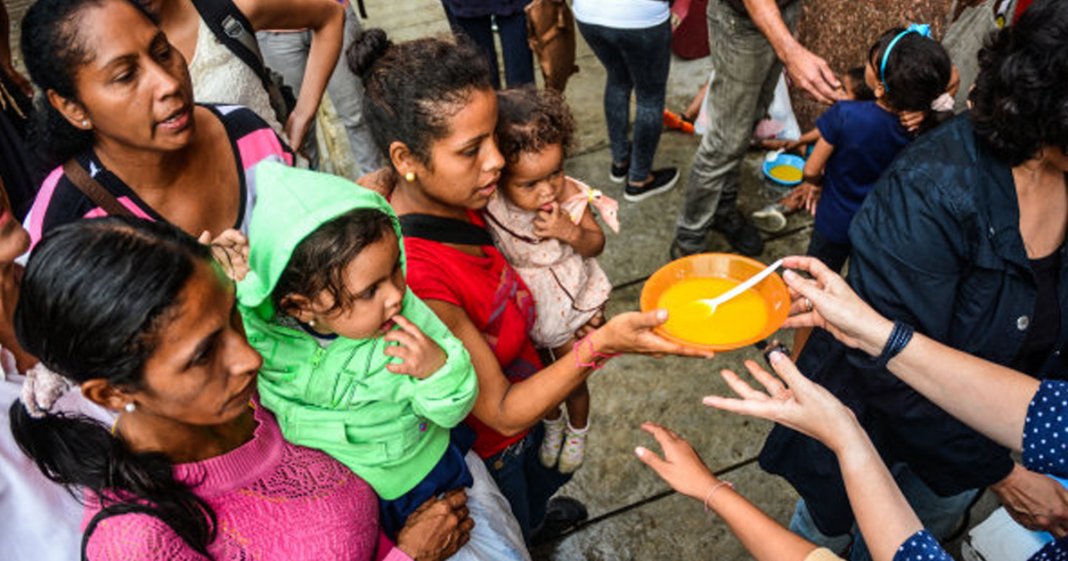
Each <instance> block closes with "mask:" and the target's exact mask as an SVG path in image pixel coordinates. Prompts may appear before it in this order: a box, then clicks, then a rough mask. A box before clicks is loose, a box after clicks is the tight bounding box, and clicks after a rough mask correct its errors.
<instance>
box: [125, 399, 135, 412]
mask: <svg viewBox="0 0 1068 561" xmlns="http://www.w3.org/2000/svg"><path fill="white" fill-rule="evenodd" d="M123 409H125V410H126V412H127V413H133V412H134V410H135V409H137V406H136V405H134V402H132V401H128V402H127V403H126V405H124V406H123Z"/></svg>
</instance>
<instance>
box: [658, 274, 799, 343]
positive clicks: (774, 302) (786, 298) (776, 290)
mask: <svg viewBox="0 0 1068 561" xmlns="http://www.w3.org/2000/svg"><path fill="white" fill-rule="evenodd" d="M765 267H766V265H764V264H763V263H761V262H759V261H756V260H755V259H750V258H748V257H743V256H741V255H735V254H732V253H701V254H698V255H690V256H689V257H683V258H682V259H677V260H675V261H672V262H670V263H668V264H667V265H664V266H663V267H661V268H660V269H659V270H658V271H657V272H655V273H653V275H652V276H651V277H649V280H647V281H645V286H644V287H642V295H641V300H640V305H641V310H642V311H643V312H646V311H649V310H654V309H656V307H657V303H658V302H659V301H660V297H661V296H662V295H663V294H664V292H665V291H667V289H668V288H670V287H671V286H672V285H674V284H676V283H678V282H680V281H683V280H686V279H692V278H707V277H712V278H726V279H731V280H734V281H737V282H745V281H746V280H747V279H749V278H750V277H752V276H753V275H755V274H757V273H759V272H760V271H762V270H763V269H764V268H765ZM753 289H754V290H755V291H756V292H757V293H758V294H759V295H760V296H761V298H762V299H763V300H764V305H765V306H766V308H767V321H766V322H765V323H764V327H763V329H761V330H760V332H759V333H757V334H756V335H754V336H752V337H750V338H748V339H742V340H738V341H732V342H730V343H723V344H716V345H708V344H704V343H698V342H694V341H688V340H686V339H683V338H681V337H678V336H676V335H673V334H671V333H668V332H667V331H666V330H665V329H663V328H662V327H658V328H656V329H655V330H654V331H655V332H656V333H657V334H658V335H660V336H661V337H663V338H665V339H668V340H669V341H674V342H676V343H679V344H681V345H686V346H687V347H691V348H696V349H702V350H709V351H730V350H734V349H739V348H741V347H744V346H746V345H752V344H753V343H756V342H757V341H760V340H762V339H766V338H767V337H768V336H769V335H771V334H772V333H775V331H777V330H778V329H779V327H781V326H782V324H783V322H785V321H786V317H787V316H788V315H789V313H790V293H789V291H788V290H787V289H786V283H784V282H783V281H782V278H781V277H779V275H778V274H776V273H772V274H771V275H768V278H766V279H764V280H762V281H760V283H759V284H757V285H756V286H755V287H753ZM715 296H716V295H715V294H711V295H709V298H713V297H715Z"/></svg>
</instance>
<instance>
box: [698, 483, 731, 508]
mask: <svg viewBox="0 0 1068 561" xmlns="http://www.w3.org/2000/svg"><path fill="white" fill-rule="evenodd" d="M722 487H730V488H731V489H734V483H731V482H730V481H720V482H719V483H716V484H715V485H713V486H712V488H711V489H709V490H708V494H707V495H705V500H703V501H701V504H703V505H704V506H705V512H712V508H711V507H709V506H708V502H709V501H711V500H712V497H713V496H715V494H716V491H719V490H720V488H722Z"/></svg>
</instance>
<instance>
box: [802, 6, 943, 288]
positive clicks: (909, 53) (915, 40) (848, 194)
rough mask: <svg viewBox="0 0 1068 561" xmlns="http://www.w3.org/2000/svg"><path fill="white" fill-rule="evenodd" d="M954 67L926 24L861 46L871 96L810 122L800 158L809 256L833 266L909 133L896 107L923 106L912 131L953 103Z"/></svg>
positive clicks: (845, 253) (894, 31) (839, 264)
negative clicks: (807, 145) (811, 132)
mask: <svg viewBox="0 0 1068 561" xmlns="http://www.w3.org/2000/svg"><path fill="white" fill-rule="evenodd" d="M952 72H953V66H952V64H951V63H950V60H949V55H948V54H947V53H946V51H945V49H943V48H942V46H941V45H940V44H938V42H937V41H934V40H933V39H931V38H930V27H929V26H927V25H910V26H909V27H908V28H906V29H902V28H897V29H891V30H889V31H887V32H886V33H884V34H883V35H882V36H881V37H880V38H879V39H878V40H877V41H876V42H875V44H874V45H872V47H871V49H870V50H869V51H868V60H867V63H866V66H865V82H866V83H867V85H868V86H869V87H870V88H871V89H872V91H874V93H875V99H874V100H872V101H840V102H838V103H836V104H835V105H833V106H832V107H831V108H830V109H828V110H827V111H826V112H825V113H824V114H823V115H821V116H820V118H819V119H818V120H817V121H816V128H817V129H819V136H820V138H819V140H817V141H816V146H815V148H813V150H812V154H811V155H810V156H809V158H808V161H806V162H805V173H804V179H805V183H804V184H803V185H802V186H801V187H800V188H799V191H800V192H802V193H804V198H805V202H806V204H805V208H807V209H808V210H809V211H810V212H812V213H813V214H814V215H815V217H816V221H815V226H814V229H813V232H812V240H811V242H810V243H809V246H808V254H809V255H811V256H813V257H817V258H818V259H820V261H823V262H824V263H825V264H827V266H828V267H830V268H831V269H833V270H835V271H838V272H840V271H841V270H842V266H843V265H845V261H846V259H847V258H848V257H849V252H850V250H851V249H852V246H851V245H850V244H849V225H850V223H852V221H853V215H855V214H856V213H857V211H858V210H860V205H861V203H863V202H864V198H865V197H866V196H867V195H868V193H869V192H870V191H871V189H872V187H873V186H874V184H875V180H876V179H878V178H879V176H880V175H882V173H883V171H884V170H886V168H887V167H888V166H889V165H890V162H892V161H893V160H894V158H895V157H896V156H897V154H898V152H900V151H901V149H902V148H904V147H905V146H906V145H908V143H909V142H911V141H912V140H913V139H914V138H915V137H916V133H911V132H909V131H908V130H907V129H906V128H905V127H904V126H903V125H902V123H901V121H902V119H901V115H902V114H903V113H912V112H922V113H923V114H924V120H923V123H922V124H921V125H920V128H919V132H923V131H926V130H928V129H930V128H931V127H933V126H934V124H935V122H936V120H937V119H936V118H935V115H936V114H937V113H940V112H942V111H949V110H952V109H953V99H952V97H951V96H950V95H949V94H948V93H947V91H946V90H947V88H948V87H949V86H950V78H951V76H952Z"/></svg>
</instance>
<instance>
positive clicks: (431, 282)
mask: <svg viewBox="0 0 1068 561" xmlns="http://www.w3.org/2000/svg"><path fill="white" fill-rule="evenodd" d="M479 225H480V226H481V225H482V224H479ZM404 250H405V252H406V254H407V258H408V286H409V287H410V288H411V289H412V292H414V293H415V294H416V296H418V297H420V298H422V299H423V300H441V301H442V302H448V303H450V304H454V305H456V306H459V307H461V308H463V310H464V311H465V312H467V317H469V318H470V319H471V322H472V323H474V324H475V326H476V327H477V328H478V330H479V331H481V332H482V336H483V337H485V339H486V342H487V343H489V346H490V348H491V349H493V354H494V355H495V356H496V357H497V363H498V364H500V365H501V370H503V371H504V374H505V376H507V378H508V380H509V381H510V382H512V383H519V382H522V381H523V380H526V379H527V378H528V377H530V376H531V375H532V374H534V373H535V372H537V371H539V370H541V367H542V365H541V360H540V359H539V358H538V352H537V351H536V350H535V349H534V344H533V343H532V342H531V341H530V337H529V336H528V335H527V333H528V332H529V330H530V326H531V325H533V324H534V298H533V297H532V296H531V294H530V290H528V289H527V287H526V285H525V284H523V280H522V279H521V278H519V275H518V274H517V273H516V272H515V270H514V269H512V267H511V265H509V264H508V262H507V261H505V259H504V256H502V255H501V254H500V252H499V251H497V248H495V247H493V246H483V247H482V251H483V252H484V253H485V254H486V256H485V257H476V256H473V255H468V254H466V253H464V252H462V251H460V250H458V249H455V248H452V247H449V246H447V245H444V244H442V243H439V242H435V241H430V240H425V239H422V238H411V237H405V238H404ZM466 423H467V424H468V425H469V426H470V427H471V428H473V429H474V430H475V433H476V434H477V435H478V436H477V439H476V440H475V445H474V450H475V453H476V454H478V455H479V456H480V457H482V458H488V457H490V456H492V455H494V454H496V453H497V452H500V451H501V450H504V449H505V448H507V447H508V446H510V445H511V444H513V443H515V442H518V441H519V440H520V439H522V438H523V437H524V436H526V432H527V431H523V433H522V434H518V435H516V436H512V437H507V436H504V435H503V434H501V433H499V432H497V431H495V430H493V429H491V428H490V427H488V426H486V425H485V424H484V423H482V422H481V421H479V420H478V419H476V418H475V416H474V415H469V416H468V417H467V420H466Z"/></svg>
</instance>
